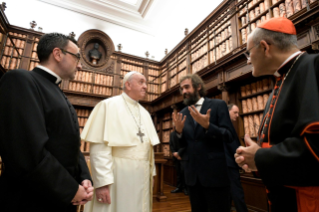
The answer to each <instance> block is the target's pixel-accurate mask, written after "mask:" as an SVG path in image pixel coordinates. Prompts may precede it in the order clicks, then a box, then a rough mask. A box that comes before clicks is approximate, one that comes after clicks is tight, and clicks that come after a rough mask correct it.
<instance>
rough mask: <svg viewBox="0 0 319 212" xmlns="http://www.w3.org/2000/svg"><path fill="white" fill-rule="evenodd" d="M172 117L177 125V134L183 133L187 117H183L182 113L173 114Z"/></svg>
mask: <svg viewBox="0 0 319 212" xmlns="http://www.w3.org/2000/svg"><path fill="white" fill-rule="evenodd" d="M172 117H173V122H174V125H175V130H176V132H178V133H182V132H183V129H184V125H185V121H186V116H185V115H183V114H182V113H177V114H176V113H173V115H172Z"/></svg>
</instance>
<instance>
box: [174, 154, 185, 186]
mask: <svg viewBox="0 0 319 212" xmlns="http://www.w3.org/2000/svg"><path fill="white" fill-rule="evenodd" d="M174 164H175V168H176V181H177V182H176V184H177V185H176V187H177V188H180V189H187V186H186V184H185V177H184V168H183V166H182V164H181V161H180V160H178V159H176V158H174Z"/></svg>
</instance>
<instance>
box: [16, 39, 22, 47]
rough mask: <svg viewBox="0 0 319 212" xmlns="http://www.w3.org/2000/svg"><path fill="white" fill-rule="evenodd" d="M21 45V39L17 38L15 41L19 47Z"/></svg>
mask: <svg viewBox="0 0 319 212" xmlns="http://www.w3.org/2000/svg"><path fill="white" fill-rule="evenodd" d="M20 45H21V40H20V39H17V40H16V42H15V46H16V47H17V48H20Z"/></svg>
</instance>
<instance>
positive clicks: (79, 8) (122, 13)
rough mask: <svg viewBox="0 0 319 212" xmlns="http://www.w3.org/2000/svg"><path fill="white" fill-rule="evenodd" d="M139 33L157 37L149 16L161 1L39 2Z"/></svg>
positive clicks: (51, 0) (53, 0) (65, 0)
mask: <svg viewBox="0 0 319 212" xmlns="http://www.w3.org/2000/svg"><path fill="white" fill-rule="evenodd" d="M39 1H42V2H45V3H48V4H52V5H55V6H58V7H62V8H65V9H68V10H72V11H75V12H78V13H82V14H85V15H88V16H91V17H94V18H98V19H101V20H103V21H107V22H110V23H113V24H117V25H120V26H123V27H127V28H130V29H133V30H136V31H139V32H143V33H147V34H150V35H155V32H154V30H153V28H152V23H153V22H152V21H150V20H148V14H150V13H151V10H152V8H154V7H155V6H156V3H157V2H159V1H160V0H39Z"/></svg>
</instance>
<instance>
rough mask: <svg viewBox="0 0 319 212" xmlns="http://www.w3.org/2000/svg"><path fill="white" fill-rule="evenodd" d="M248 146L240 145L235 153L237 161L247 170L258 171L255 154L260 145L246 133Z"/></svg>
mask: <svg viewBox="0 0 319 212" xmlns="http://www.w3.org/2000/svg"><path fill="white" fill-rule="evenodd" d="M245 144H246V147H243V146H241V147H238V149H237V150H236V153H235V155H234V156H235V161H236V163H238V165H239V166H240V167H242V168H243V169H244V170H245V171H246V172H251V171H257V167H256V164H255V154H256V152H257V150H258V149H260V147H259V146H258V145H257V144H256V143H255V142H254V141H253V140H251V138H250V137H249V135H247V134H246V135H245Z"/></svg>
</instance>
